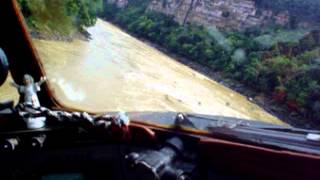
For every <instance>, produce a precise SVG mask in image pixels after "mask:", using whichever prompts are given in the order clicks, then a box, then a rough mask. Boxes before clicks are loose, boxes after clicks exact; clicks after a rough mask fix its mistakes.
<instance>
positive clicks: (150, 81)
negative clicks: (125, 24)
mask: <svg viewBox="0 0 320 180" xmlns="http://www.w3.org/2000/svg"><path fill="white" fill-rule="evenodd" d="M88 31H89V33H90V34H91V35H92V39H91V40H90V41H82V40H74V41H73V42H62V41H49V40H38V39H34V40H33V41H34V44H35V46H36V48H37V50H38V53H39V55H40V57H41V59H42V61H43V64H44V68H45V71H46V74H47V77H48V79H49V85H50V89H51V90H52V91H54V94H55V96H56V98H57V99H58V100H59V101H61V102H62V103H63V104H64V105H66V106H71V107H73V108H79V109H82V110H87V111H94V112H104V111H118V110H121V111H161V112H163V111H182V112H196V113H203V114H212V115H221V116H229V117H237V118H244V119H250V120H253V119H254V120H261V121H265V122H272V123H276V124H283V123H282V121H280V120H279V119H278V118H276V117H274V116H272V115H270V114H269V113H267V112H266V111H264V110H263V109H261V108H260V107H258V106H257V105H255V104H253V103H251V102H250V101H248V100H247V98H246V97H244V96H242V95H240V94H238V93H237V92H234V91H232V90H230V89H229V88H226V87H224V86H222V85H220V84H219V83H217V82H215V81H213V80H211V79H209V78H207V77H206V76H204V75H202V74H200V73H198V72H196V71H194V70H192V69H190V68H189V67H187V66H185V65H183V64H181V63H179V62H177V61H175V60H174V59H172V58H170V57H169V56H167V55H166V54H163V53H162V52H160V51H158V50H157V49H155V48H153V47H151V46H149V45H148V44H145V43H144V42H142V41H140V40H138V39H136V38H134V37H132V36H130V35H128V34H126V33H125V32H123V31H121V30H120V29H119V28H117V27H116V26H114V25H112V24H110V23H108V22H104V21H102V20H98V21H97V23H96V25H95V26H93V27H90V28H88ZM10 80H11V79H9V81H10ZM0 93H1V94H0V100H3V99H8V98H10V97H13V98H14V99H15V100H17V97H18V96H17V93H16V90H15V89H14V88H11V87H10V86H9V85H8V84H5V85H4V86H3V87H1V88H0Z"/></svg>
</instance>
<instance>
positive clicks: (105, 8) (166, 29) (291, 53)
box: [19, 0, 320, 124]
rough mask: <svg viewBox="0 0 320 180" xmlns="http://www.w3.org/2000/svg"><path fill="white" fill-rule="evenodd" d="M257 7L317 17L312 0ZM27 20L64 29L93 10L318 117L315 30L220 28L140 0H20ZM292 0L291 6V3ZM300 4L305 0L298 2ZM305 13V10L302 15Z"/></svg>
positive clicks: (319, 61)
mask: <svg viewBox="0 0 320 180" xmlns="http://www.w3.org/2000/svg"><path fill="white" fill-rule="evenodd" d="M256 2H257V4H258V5H259V6H260V7H262V8H274V9H275V10H279V11H281V10H283V9H284V8H286V9H287V10H289V11H290V12H292V14H293V15H294V16H298V15H299V14H298V10H301V7H300V9H297V8H299V5H303V7H305V8H304V9H303V10H301V11H306V13H307V16H306V17H311V18H318V16H319V14H318V13H314V12H317V11H318V10H319V9H320V8H319V7H320V5H319V3H316V2H315V1H312V0H307V1H305V0H290V2H288V0H271V1H270V0H268V1H267V0H264V1H263V0H256ZM19 3H20V5H21V9H22V11H23V14H24V15H25V17H26V21H27V24H28V25H29V26H30V27H31V28H33V29H35V30H37V31H40V32H46V33H62V34H69V33H72V32H74V31H76V30H77V31H83V30H84V28H85V27H88V26H91V25H93V24H94V23H95V21H96V18H97V15H98V16H101V17H103V18H104V19H106V20H108V21H110V22H113V23H114V24H116V25H118V26H120V27H121V28H123V29H125V30H126V31H128V32H130V33H131V34H133V35H135V36H137V37H141V38H144V39H147V40H149V41H151V42H153V43H155V44H158V45H160V46H162V47H164V48H166V49H167V50H169V51H170V52H172V53H175V54H179V55H181V56H183V57H186V58H188V59H190V60H191V61H195V62H198V63H201V64H203V65H205V66H208V67H210V68H211V69H212V70H213V71H221V72H223V73H224V74H225V75H226V76H227V77H229V78H232V79H235V80H237V81H240V82H241V83H243V84H246V86H248V87H250V88H251V89H254V90H255V91H257V92H263V93H264V94H267V95H269V96H271V97H272V98H273V99H274V101H276V102H277V103H279V104H282V105H283V106H284V107H286V108H287V109H288V110H289V111H290V112H294V113H295V114H299V115H300V116H301V117H304V118H303V119H306V120H309V121H308V122H302V123H313V124H319V123H320V31H319V30H317V28H315V29H308V30H306V29H295V28H296V27H294V26H290V27H279V26H274V27H273V26H270V27H268V28H259V27H253V28H248V29H246V30H244V31H241V32H240V31H228V32H221V31H219V29H217V28H214V27H211V28H207V27H203V26H198V25H195V24H185V25H180V24H178V23H176V22H175V21H174V20H173V18H172V17H169V16H166V15H163V14H161V13H157V12H151V11H148V10H147V3H146V1H144V0H140V1H139V0H137V1H129V4H128V6H126V7H125V8H118V7H117V6H116V4H109V3H104V4H103V5H102V1H101V0H94V1H90V0H66V1H55V0H42V1H41V3H39V1H28V0H19ZM288 3H290V6H288ZM301 3H302V4H301ZM300 18H303V17H300Z"/></svg>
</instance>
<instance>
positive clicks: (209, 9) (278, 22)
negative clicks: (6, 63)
mask: <svg viewBox="0 0 320 180" xmlns="http://www.w3.org/2000/svg"><path fill="white" fill-rule="evenodd" d="M18 3H19V5H20V8H21V11H22V13H23V15H24V17H25V21H26V24H27V26H28V29H29V32H30V34H31V36H32V40H33V43H34V45H35V47H36V50H37V52H38V54H39V55H40V58H41V60H42V64H43V65H44V69H45V73H46V75H47V78H48V85H49V87H50V89H51V91H52V92H53V93H54V95H55V96H56V98H57V100H58V101H59V102H60V103H62V104H64V105H65V106H68V107H72V108H76V109H81V110H84V111H90V112H109V111H127V112H184V113H197V114H205V115H214V116H219V117H233V118H239V119H246V120H258V121H263V122H269V123H273V124H278V125H286V124H289V125H293V126H297V127H300V128H311V129H318V128H319V127H320V126H319V124H320V123H319V122H320V121H319V120H320V94H319V92H320V79H319V77H320V28H319V27H320V22H319V19H320V1H315V0H290V1H288V0H286V1H284V0H238V1H235V0H215V1H205V0H204V1H202V0H195V1H166V0H130V1H127V0H108V1H102V0H94V1H91V0H67V1H53V0H41V1H38V0H19V1H18ZM4 91H7V89H4ZM10 91H11V90H10ZM1 96H2V92H1V95H0V97H1Z"/></svg>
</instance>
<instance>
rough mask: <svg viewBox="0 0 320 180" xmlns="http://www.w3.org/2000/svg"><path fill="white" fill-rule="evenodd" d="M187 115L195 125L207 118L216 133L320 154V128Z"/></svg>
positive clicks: (218, 135) (255, 142) (209, 126)
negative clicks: (311, 128) (312, 128)
mask: <svg viewBox="0 0 320 180" xmlns="http://www.w3.org/2000/svg"><path fill="white" fill-rule="evenodd" d="M184 116H185V119H186V118H187V121H189V122H191V123H193V125H194V126H195V127H197V125H201V124H200V123H199V121H200V119H202V120H207V121H208V123H206V124H207V126H206V127H205V129H206V130H208V131H209V132H210V133H211V134H212V136H214V137H218V138H222V139H226V140H233V141H234V140H237V141H239V142H243V143H249V144H258V145H262V146H266V147H272V148H276V149H282V150H292V151H298V152H306V153H311V154H317V155H320V131H313V130H304V129H299V128H293V127H290V126H289V127H286V126H279V125H274V124H268V123H262V122H255V121H248V120H239V119H236V118H228V117H226V118H221V117H219V118H217V117H215V116H206V115H196V114H184ZM202 129H203V127H202Z"/></svg>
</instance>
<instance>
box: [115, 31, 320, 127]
mask: <svg viewBox="0 0 320 180" xmlns="http://www.w3.org/2000/svg"><path fill="white" fill-rule="evenodd" d="M118 27H119V26H118ZM119 28H120V29H121V27H119ZM126 33H128V34H130V35H131V36H133V37H136V36H135V35H134V34H132V33H130V32H127V31H126ZM136 38H137V39H139V40H141V41H143V42H144V43H146V44H148V45H150V46H152V47H154V48H156V49H158V50H159V51H161V52H163V53H165V54H166V55H168V56H170V57H172V59H175V60H176V61H178V62H180V63H182V64H184V65H186V66H188V67H190V68H191V69H193V70H195V71H197V72H200V73H201V74H203V75H205V76H207V77H209V78H210V79H212V80H215V81H217V82H219V83H220V84H221V85H223V86H225V87H228V88H230V89H231V90H233V91H236V92H238V93H240V94H242V95H244V96H246V97H247V99H248V100H249V101H251V102H252V103H255V104H257V105H258V106H260V107H261V108H263V109H264V110H265V111H267V112H268V113H270V114H272V115H273V116H275V117H277V118H279V119H281V120H282V121H284V122H285V123H288V124H290V125H291V126H294V127H297V128H304V129H315V128H316V129H320V126H319V125H317V124H315V123H311V122H310V120H308V119H306V118H304V117H303V116H301V115H299V114H298V113H295V112H290V111H289V110H288V108H287V107H286V106H285V105H281V104H278V103H276V102H274V101H273V100H272V97H271V95H266V94H264V93H261V92H257V91H255V90H253V89H252V88H250V87H247V86H245V85H244V84H243V83H241V82H239V81H236V80H234V79H231V78H229V77H227V75H226V74H225V73H223V72H221V71H214V70H212V68H210V67H208V66H207V65H204V64H200V63H197V62H194V61H192V60H190V59H187V58H185V57H182V56H180V55H178V54H175V53H172V52H170V51H169V50H167V49H166V48H164V47H161V46H159V45H157V44H155V43H152V42H150V41H148V40H146V39H143V38H139V37H136ZM306 122H310V123H306Z"/></svg>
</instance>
